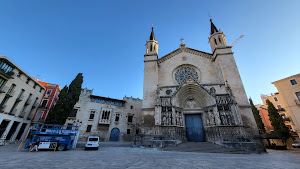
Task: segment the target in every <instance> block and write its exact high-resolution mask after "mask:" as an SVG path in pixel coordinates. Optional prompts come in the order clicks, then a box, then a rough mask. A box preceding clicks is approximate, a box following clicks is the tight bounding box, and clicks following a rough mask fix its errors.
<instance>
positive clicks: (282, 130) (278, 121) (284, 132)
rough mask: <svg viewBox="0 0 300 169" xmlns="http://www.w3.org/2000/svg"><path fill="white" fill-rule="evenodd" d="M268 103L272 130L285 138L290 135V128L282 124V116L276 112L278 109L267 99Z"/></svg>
mask: <svg viewBox="0 0 300 169" xmlns="http://www.w3.org/2000/svg"><path fill="white" fill-rule="evenodd" d="M266 103H267V105H268V115H269V119H270V121H271V125H272V126H273V128H274V132H275V133H276V134H277V135H278V136H280V137H282V138H284V139H285V140H286V139H288V138H290V137H291V134H290V130H289V128H288V127H286V125H285V124H284V120H283V118H282V117H281V116H280V114H279V113H278V110H277V109H276V108H275V107H274V105H273V103H272V102H270V101H269V100H267V101H266Z"/></svg>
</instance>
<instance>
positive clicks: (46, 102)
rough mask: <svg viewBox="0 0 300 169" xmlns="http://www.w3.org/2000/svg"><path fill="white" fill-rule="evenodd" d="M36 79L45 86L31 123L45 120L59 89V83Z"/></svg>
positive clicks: (55, 100) (56, 98)
mask: <svg viewBox="0 0 300 169" xmlns="http://www.w3.org/2000/svg"><path fill="white" fill-rule="evenodd" d="M37 81H38V82H39V83H40V84H41V85H43V86H44V87H45V88H46V91H45V93H44V95H43V98H42V100H41V102H40V104H39V107H38V109H37V111H36V113H35V115H34V118H33V120H32V122H33V123H38V122H39V123H43V122H45V120H46V118H47V116H48V113H49V111H50V109H52V108H53V106H54V105H55V104H56V102H57V100H58V95H59V93H60V91H61V88H60V86H59V85H56V84H51V83H47V82H43V81H40V80H38V79H37Z"/></svg>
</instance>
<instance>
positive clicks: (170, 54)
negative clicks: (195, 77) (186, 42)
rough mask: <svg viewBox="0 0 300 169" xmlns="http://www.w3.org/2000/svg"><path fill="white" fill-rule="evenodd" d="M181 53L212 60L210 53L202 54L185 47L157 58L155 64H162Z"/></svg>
mask: <svg viewBox="0 0 300 169" xmlns="http://www.w3.org/2000/svg"><path fill="white" fill-rule="evenodd" d="M181 52H187V53H191V54H194V55H198V56H202V57H205V58H209V59H213V55H212V54H210V53H206V52H202V51H199V50H196V49H192V48H188V47H187V48H178V49H176V50H174V51H173V52H171V53H168V54H166V55H165V56H163V57H161V58H159V59H158V61H157V62H158V63H162V62H164V61H166V60H168V59H170V58H172V57H173V56H175V55H177V54H179V53H181Z"/></svg>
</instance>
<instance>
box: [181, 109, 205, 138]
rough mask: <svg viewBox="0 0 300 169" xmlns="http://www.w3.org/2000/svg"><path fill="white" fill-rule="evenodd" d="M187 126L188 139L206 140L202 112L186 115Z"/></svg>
mask: <svg viewBox="0 0 300 169" xmlns="http://www.w3.org/2000/svg"><path fill="white" fill-rule="evenodd" d="M185 126H186V133H187V139H188V141H195V142H203V141H205V136H204V131H203V123H202V117H201V115H200V114H187V115H185Z"/></svg>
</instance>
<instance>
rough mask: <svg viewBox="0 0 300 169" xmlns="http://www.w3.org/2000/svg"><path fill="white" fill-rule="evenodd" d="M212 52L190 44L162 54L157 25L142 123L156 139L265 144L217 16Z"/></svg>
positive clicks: (149, 45)
mask: <svg viewBox="0 0 300 169" xmlns="http://www.w3.org/2000/svg"><path fill="white" fill-rule="evenodd" d="M209 43H210V46H211V50H212V53H206V52H202V51H199V50H195V49H191V48H188V47H186V45H185V44H184V43H181V44H180V46H179V48H178V49H176V50H174V51H172V52H170V53H169V54H167V55H165V56H163V57H160V58H158V48H159V46H158V42H157V40H156V39H155V36H154V31H153V28H152V32H151V35H150V38H149V40H148V41H147V42H146V54H145V55H144V86H143V105H142V114H141V117H142V120H141V128H142V133H143V134H144V139H143V140H144V144H148V143H149V141H150V142H151V141H152V142H153V140H155V139H159V140H180V141H197V142H198V141H200V142H201V141H207V142H213V143H218V144H221V145H223V146H228V147H236V148H241V149H251V150H257V151H259V149H260V150H263V145H262V143H261V140H260V139H259V138H258V137H257V136H258V130H257V126H256V123H255V120H254V117H253V114H252V111H251V109H250V105H249V102H248V99H247V96H246V92H245V89H244V86H243V83H242V80H241V77H240V75H239V71H238V68H237V66H236V63H235V59H234V56H233V52H232V50H231V48H232V46H228V45H227V43H226V39H225V35H224V33H223V32H221V30H218V29H217V28H216V26H215V25H214V24H213V22H212V21H211V33H210V37H209Z"/></svg>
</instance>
